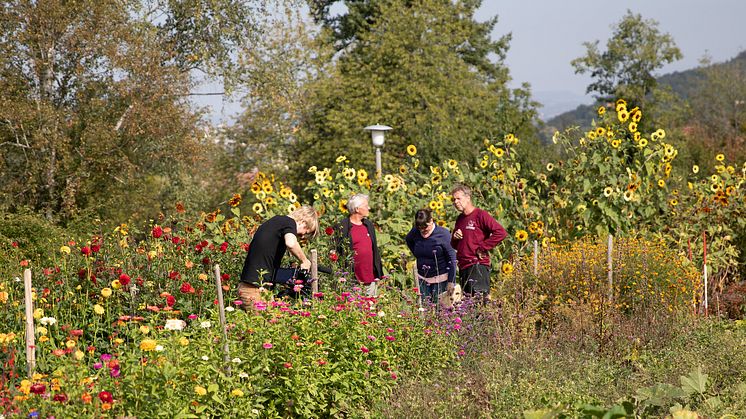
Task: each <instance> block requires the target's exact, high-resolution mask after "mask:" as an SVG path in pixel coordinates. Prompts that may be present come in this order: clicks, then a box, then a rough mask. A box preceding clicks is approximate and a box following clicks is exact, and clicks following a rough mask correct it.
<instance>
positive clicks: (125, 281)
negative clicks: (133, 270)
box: [119, 274, 130, 287]
mask: <svg viewBox="0 0 746 419" xmlns="http://www.w3.org/2000/svg"><path fill="white" fill-rule="evenodd" d="M119 283H120V284H122V286H125V287H126V286H127V285H129V284H130V276H129V275H127V274H121V275H119Z"/></svg>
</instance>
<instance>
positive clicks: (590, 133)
mask: <svg viewBox="0 0 746 419" xmlns="http://www.w3.org/2000/svg"><path fill="white" fill-rule="evenodd" d="M586 136H587V137H588V139H589V140H595V139H596V131H588V134H586Z"/></svg>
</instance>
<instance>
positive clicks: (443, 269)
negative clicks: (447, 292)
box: [406, 225, 456, 282]
mask: <svg viewBox="0 0 746 419" xmlns="http://www.w3.org/2000/svg"><path fill="white" fill-rule="evenodd" d="M406 241H407V246H408V247H409V250H411V251H412V254H413V255H414V257H415V258H416V259H417V272H418V273H419V274H420V275H422V276H423V277H425V278H432V277H434V276H438V275H442V274H444V273H448V281H449V282H453V281H454V280H455V279H456V251H455V250H453V247H451V233H450V232H449V231H448V229H447V228H445V227H441V226H439V225H436V226H435V230H433V233H432V234H431V235H430V237H428V238H423V237H422V234H421V233H420V230H418V229H416V228H413V229H412V230H410V232H409V233H408V234H407V238H406Z"/></svg>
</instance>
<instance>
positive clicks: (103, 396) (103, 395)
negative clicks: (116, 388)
mask: <svg viewBox="0 0 746 419" xmlns="http://www.w3.org/2000/svg"><path fill="white" fill-rule="evenodd" d="M98 399H99V400H101V402H102V403H114V397H112V396H111V393H109V392H108V391H102V392H100V393H98Z"/></svg>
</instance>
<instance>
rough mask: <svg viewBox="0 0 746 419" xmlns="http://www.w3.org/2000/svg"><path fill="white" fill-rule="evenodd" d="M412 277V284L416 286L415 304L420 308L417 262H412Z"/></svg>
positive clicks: (420, 296)
mask: <svg viewBox="0 0 746 419" xmlns="http://www.w3.org/2000/svg"><path fill="white" fill-rule="evenodd" d="M412 277H413V278H414V285H415V286H416V287H417V306H418V307H419V308H422V290H421V289H420V280H419V279H418V278H417V262H415V263H414V268H412Z"/></svg>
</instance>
